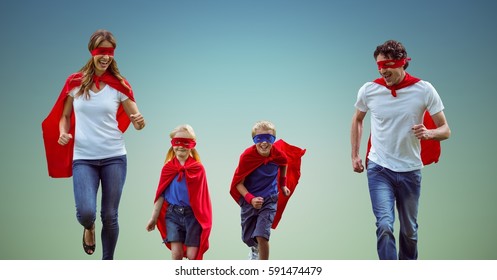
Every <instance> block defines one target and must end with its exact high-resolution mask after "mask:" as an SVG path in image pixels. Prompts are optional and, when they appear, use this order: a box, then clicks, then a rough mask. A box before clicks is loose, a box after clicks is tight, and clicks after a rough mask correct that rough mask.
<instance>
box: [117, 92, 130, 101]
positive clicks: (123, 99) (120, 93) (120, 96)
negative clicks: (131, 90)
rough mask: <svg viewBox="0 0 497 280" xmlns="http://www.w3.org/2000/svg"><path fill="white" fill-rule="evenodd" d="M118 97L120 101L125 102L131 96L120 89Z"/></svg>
mask: <svg viewBox="0 0 497 280" xmlns="http://www.w3.org/2000/svg"><path fill="white" fill-rule="evenodd" d="M117 98H118V99H119V101H120V102H123V101H125V100H126V99H128V98H129V97H128V96H127V95H126V94H124V93H122V92H120V91H118V96H117Z"/></svg>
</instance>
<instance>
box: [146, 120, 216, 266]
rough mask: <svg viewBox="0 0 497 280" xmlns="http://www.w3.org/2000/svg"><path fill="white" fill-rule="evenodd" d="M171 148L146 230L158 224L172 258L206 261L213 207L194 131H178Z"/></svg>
mask: <svg viewBox="0 0 497 280" xmlns="http://www.w3.org/2000/svg"><path fill="white" fill-rule="evenodd" d="M171 145H172V147H171V148H170V149H169V151H168V154H167V156H166V163H165V164H164V167H163V168H162V172H161V176H160V180H159V185H158V187H157V191H156V195H155V199H154V210H153V212H152V217H151V219H150V220H149V222H148V224H147V227H146V229H147V230H148V231H152V230H154V228H155V226H156V225H157V228H158V230H159V232H160V234H161V237H162V240H164V243H165V244H166V246H167V247H168V248H169V249H170V250H171V254H172V259H174V260H181V259H183V258H185V257H186V258H187V259H190V260H202V259H203V256H204V253H205V252H206V251H207V250H208V249H209V235H210V232H211V228H212V206H211V200H210V195H209V188H208V184H207V177H206V174H205V170H204V166H203V165H202V164H201V162H200V157H199V155H198V153H197V151H196V149H195V148H194V147H195V145H196V142H195V133H194V131H193V128H192V127H191V126H189V125H182V126H178V127H177V128H175V129H174V130H173V132H171Z"/></svg>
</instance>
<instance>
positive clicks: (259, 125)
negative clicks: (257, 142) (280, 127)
mask: <svg viewBox="0 0 497 280" xmlns="http://www.w3.org/2000/svg"><path fill="white" fill-rule="evenodd" d="M258 129H262V130H272V131H273V135H274V136H276V127H275V126H274V124H273V123H272V122H270V121H258V122H256V123H255V124H254V126H253V127H252V137H254V136H255V135H256V134H255V133H256V132H255V131H256V130H258Z"/></svg>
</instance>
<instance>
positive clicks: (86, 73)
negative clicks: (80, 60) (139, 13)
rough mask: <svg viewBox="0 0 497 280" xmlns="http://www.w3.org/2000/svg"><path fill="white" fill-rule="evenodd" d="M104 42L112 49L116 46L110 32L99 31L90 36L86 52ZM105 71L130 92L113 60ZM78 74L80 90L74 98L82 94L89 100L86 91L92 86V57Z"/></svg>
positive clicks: (93, 67) (93, 71) (93, 69)
mask: <svg viewBox="0 0 497 280" xmlns="http://www.w3.org/2000/svg"><path fill="white" fill-rule="evenodd" d="M104 41H108V42H109V43H111V44H112V46H113V47H114V48H115V47H116V46H117V42H116V39H115V38H114V35H113V34H112V33H111V32H110V31H107V30H104V29H99V30H97V31H95V32H94V33H93V34H92V35H91V37H90V41H89V42H88V50H89V51H90V52H91V51H92V50H94V49H96V48H97V47H98V46H99V45H100V44H101V43H102V42H104ZM107 71H109V72H110V73H111V74H112V75H114V76H115V77H116V78H117V79H118V80H119V81H121V84H122V85H123V86H124V87H125V88H127V89H129V90H131V89H130V88H129V86H128V85H127V84H126V83H125V82H124V79H125V78H124V77H123V76H122V75H121V72H119V68H118V67H117V62H116V60H115V59H114V58H112V62H111V63H110V65H109V68H108V70H107ZM79 72H81V73H83V76H82V77H81V88H80V89H79V91H78V93H77V94H76V96H80V95H82V94H84V95H85V98H90V94H89V92H88V91H89V90H90V89H91V86H92V84H93V75H94V74H95V63H94V62H93V56H92V57H91V58H90V59H89V60H88V62H86V64H85V66H83V67H82V68H81V69H80V70H79Z"/></svg>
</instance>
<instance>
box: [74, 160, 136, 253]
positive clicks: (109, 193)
mask: <svg viewBox="0 0 497 280" xmlns="http://www.w3.org/2000/svg"><path fill="white" fill-rule="evenodd" d="M126 169H127V159H126V155H123V156H118V157H112V158H107V159H101V160H74V161H73V165H72V170H73V186H74V200H75V202H76V217H77V219H78V222H79V223H80V224H81V225H82V226H83V227H85V228H87V229H90V228H91V227H92V225H93V223H94V222H95V219H96V211H97V192H98V188H99V185H100V184H101V185H102V202H101V209H100V218H101V220H102V233H101V238H102V250H103V255H102V259H104V260H111V259H113V258H114V250H115V248H116V244H117V238H118V236H119V223H118V208H119V202H120V200H121V194H122V191H123V187H124V181H125V180H126Z"/></svg>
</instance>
